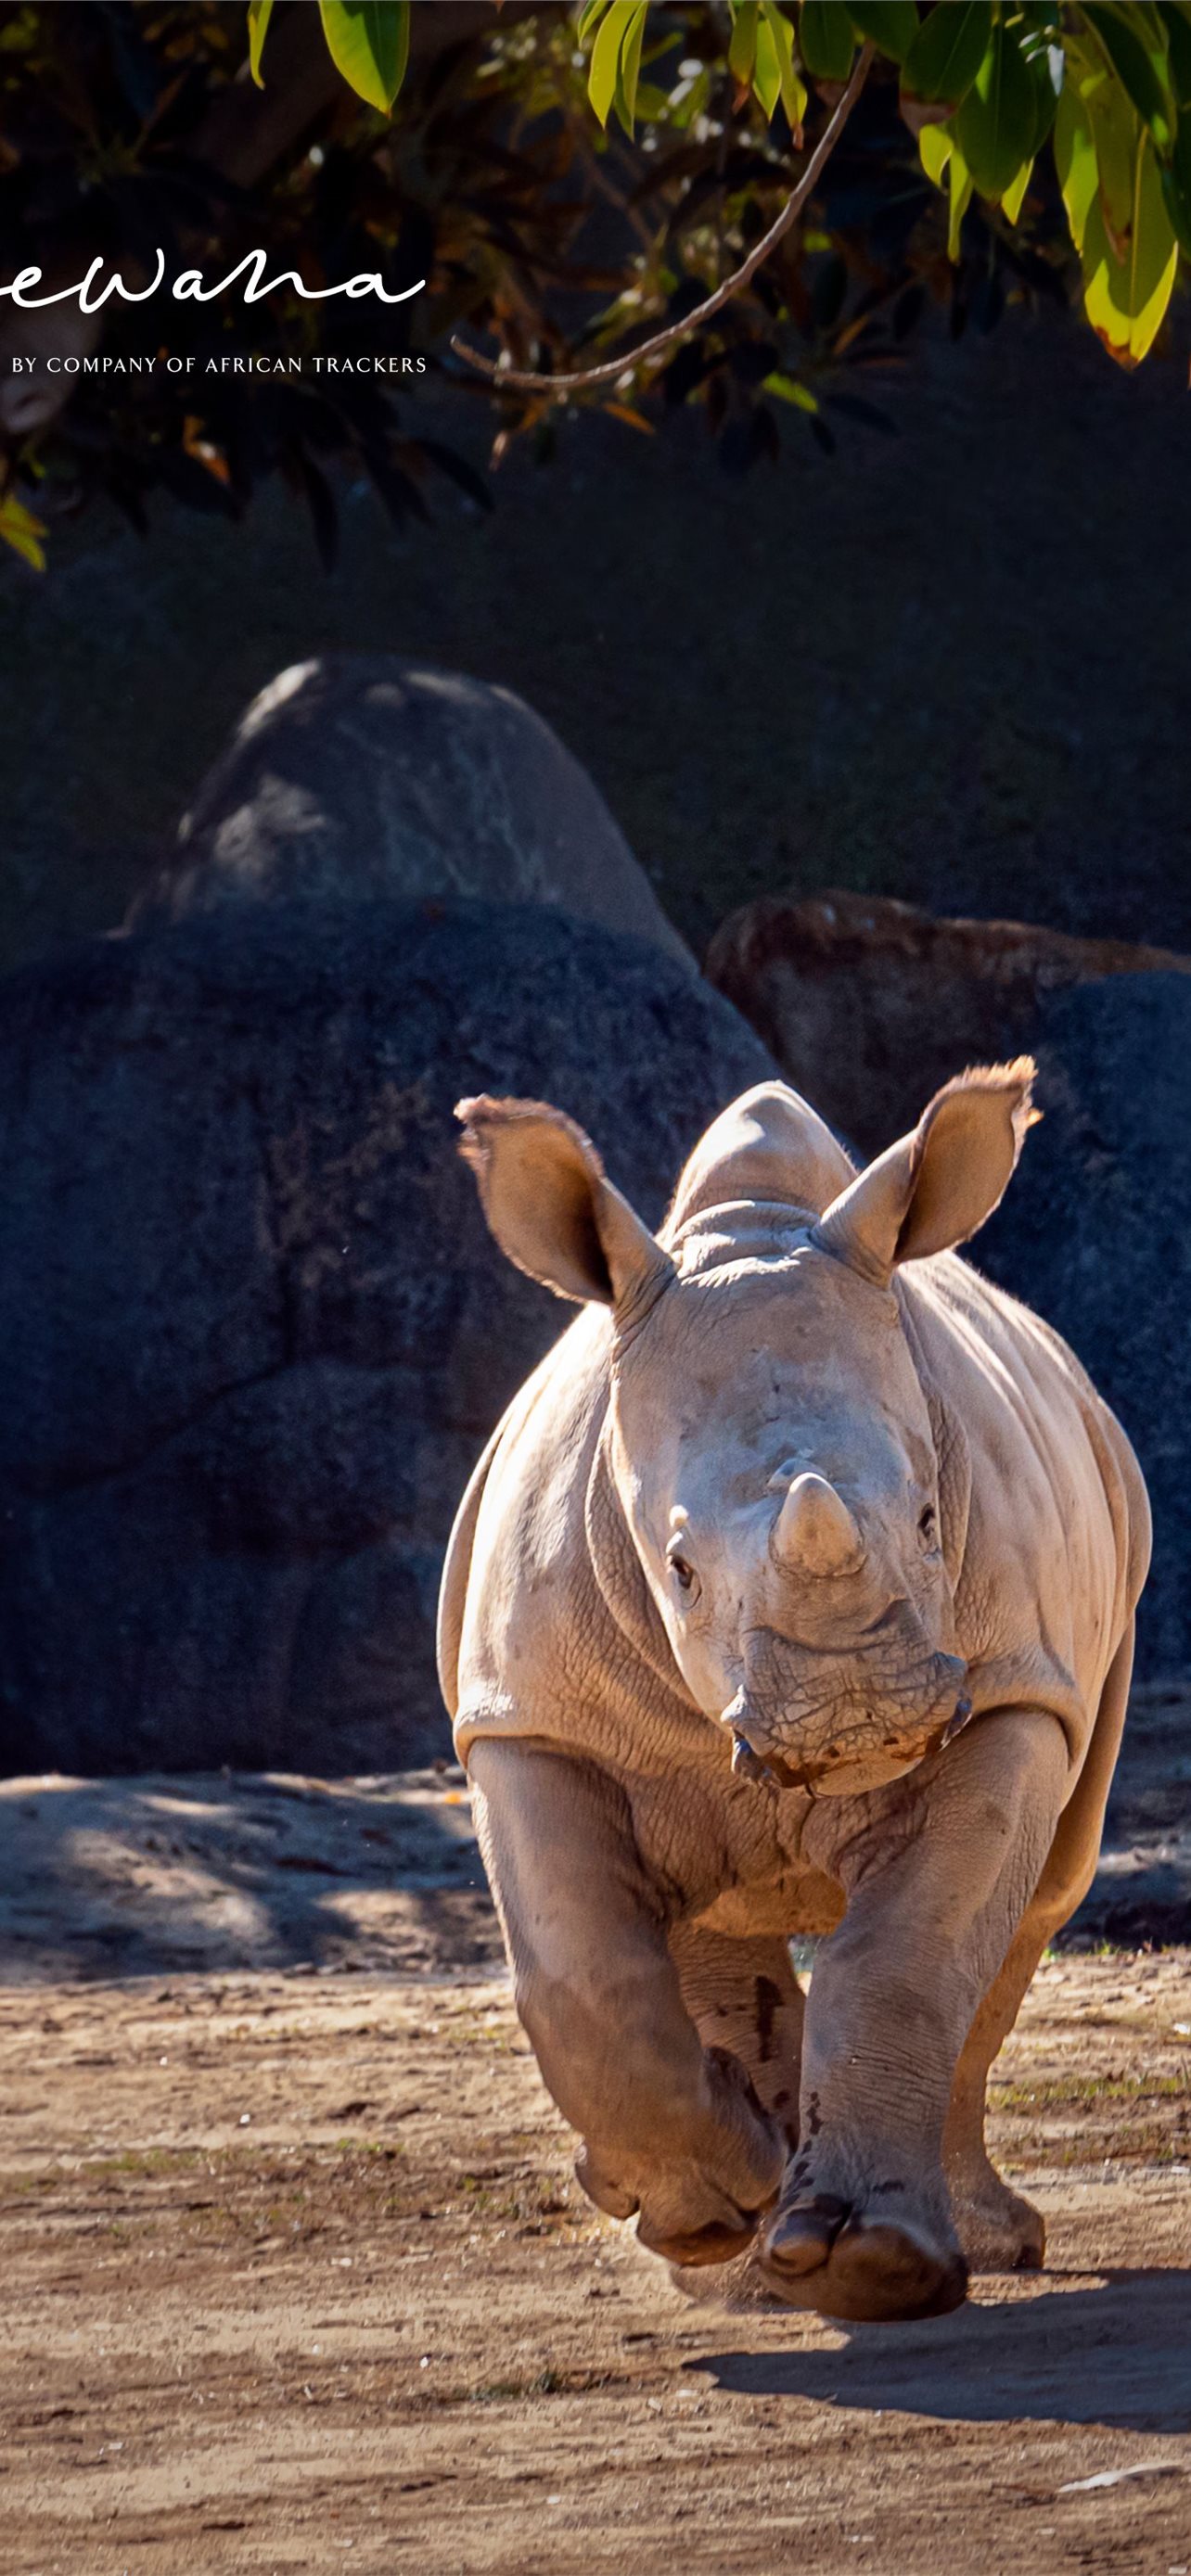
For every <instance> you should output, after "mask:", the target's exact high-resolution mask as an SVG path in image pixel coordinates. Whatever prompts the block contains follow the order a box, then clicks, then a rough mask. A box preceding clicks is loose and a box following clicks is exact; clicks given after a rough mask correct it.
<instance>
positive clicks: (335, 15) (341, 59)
mask: <svg viewBox="0 0 1191 2576" xmlns="http://www.w3.org/2000/svg"><path fill="white" fill-rule="evenodd" d="M318 6H319V15H320V17H321V19H322V22H323V34H324V36H325V37H326V40H327V50H328V52H329V54H330V56H331V60H332V62H333V63H334V65H335V68H336V70H337V71H340V72H342V74H343V77H344V79H345V81H346V82H347V85H348V88H349V89H354V91H355V93H356V96H357V98H362V99H366V100H367V103H368V105H369V107H376V108H379V109H380V112H381V114H382V116H387V115H388V113H389V109H390V108H391V106H392V104H393V101H394V99H395V98H396V96H397V92H398V90H399V89H400V87H401V83H402V81H403V80H404V78H405V66H406V63H407V62H408V60H409V7H410V0H318Z"/></svg>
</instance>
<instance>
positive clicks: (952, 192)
mask: <svg viewBox="0 0 1191 2576" xmlns="http://www.w3.org/2000/svg"><path fill="white" fill-rule="evenodd" d="M947 184H948V192H949V196H950V210H949V214H948V219H947V257H948V259H958V258H959V253H960V235H961V232H962V229H963V220H964V216H965V215H966V213H967V211H968V208H969V206H970V205H971V202H972V173H971V171H970V170H969V168H968V165H967V162H966V161H965V159H964V154H963V146H962V144H961V142H960V139H959V136H958V135H957V134H955V133H954V132H953V134H952V140H951V153H950V157H949V159H948V163H947Z"/></svg>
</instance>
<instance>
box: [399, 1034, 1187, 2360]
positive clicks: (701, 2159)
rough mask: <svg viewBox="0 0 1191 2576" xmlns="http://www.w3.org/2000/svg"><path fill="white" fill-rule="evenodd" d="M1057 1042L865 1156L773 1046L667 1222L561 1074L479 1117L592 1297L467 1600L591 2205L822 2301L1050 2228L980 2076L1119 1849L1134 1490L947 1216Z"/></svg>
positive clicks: (443, 1656) (513, 1952)
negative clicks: (1002, 2147)
mask: <svg viewBox="0 0 1191 2576" xmlns="http://www.w3.org/2000/svg"><path fill="white" fill-rule="evenodd" d="M1033 1074H1034V1067H1033V1065H1032V1064H1031V1063H1030V1061H1029V1060H1028V1059H1024V1058H1023V1059H1021V1060H1019V1061H1018V1062H1016V1063H1013V1064H1006V1065H997V1066H992V1067H988V1068H975V1069H972V1070H969V1071H968V1072H966V1073H964V1074H962V1075H961V1076H960V1077H959V1078H958V1079H957V1080H956V1081H954V1082H951V1083H949V1084H947V1085H946V1086H945V1088H944V1089H943V1090H941V1091H940V1092H938V1093H937V1094H936V1095H935V1097H934V1098H933V1099H932V1100H931V1101H930V1103H929V1105H928V1107H927V1108H926V1109H925V1110H924V1112H923V1115H922V1117H921V1118H920V1120H919V1122H918V1125H917V1126H916V1127H915V1128H914V1129H913V1130H912V1132H911V1133H910V1134H909V1135H906V1136H903V1137H902V1138H901V1139H900V1140H899V1141H898V1142H897V1143H896V1144H893V1145H891V1146H890V1147H889V1149H888V1151H887V1152H885V1153H883V1154H882V1155H880V1157H879V1158H878V1159H877V1160H876V1161H875V1162H873V1163H872V1164H870V1165H869V1167H868V1168H867V1169H866V1170H864V1171H861V1172H860V1173H859V1174H858V1173H857V1172H856V1170H855V1169H854V1167H853V1165H852V1163H851V1162H850V1160H849V1158H848V1156H847V1155H846V1154H845V1152H844V1151H843V1149H842V1147H841V1146H840V1145H839V1143H838V1142H837V1141H836V1139H835V1138H834V1136H833V1135H832V1133H831V1131H830V1130H829V1129H828V1128H827V1127H826V1126H825V1125H824V1123H823V1122H822V1120H821V1119H820V1118H819V1117H818V1116H817V1115H816V1114H815V1112H814V1111H813V1110H812V1109H811V1108H810V1107H809V1106H808V1104H807V1103H806V1102H805V1101H804V1100H802V1099H800V1098H799V1097H798V1095H797V1094H796V1093H795V1092H793V1091H791V1090H789V1089H787V1088H786V1087H785V1086H784V1085H783V1084H781V1083H778V1082H773V1083H763V1084H761V1085H760V1086H759V1087H758V1088H756V1089H754V1090H752V1091H749V1092H747V1093H746V1094H745V1095H744V1097H743V1098H741V1099H739V1100H737V1101H736V1102H735V1103H734V1105H733V1106H731V1107H730V1108H728V1109H726V1110H725V1111H724V1112H723V1114H722V1115H721V1116H720V1117H719V1118H717V1120H716V1121H715V1123H714V1124H713V1125H712V1126H711V1127H710V1128H709V1129H708V1131H707V1133H706V1134H705V1135H704V1137H703V1139H702V1142H701V1143H700V1144H699V1145H698V1146H697V1147H696V1149H695V1151H694V1153H693V1155H692V1156H691V1159H690V1161H689V1162H688V1163H687V1166H686V1168H685V1170H684V1172H683V1174H682V1176H681V1179H680V1180H679V1183H678V1188H677V1193H676V1196H675V1198H674V1201H673V1204H672V1206H671V1209H670V1212H669V1215H668V1217H667V1219H666V1222H665V1224H664V1225H663V1226H662V1228H661V1231H660V1233H659V1234H657V1235H654V1234H652V1233H651V1232H650V1231H649V1230H648V1228H647V1227H646V1226H645V1225H644V1224H643V1222H642V1221H641V1219H640V1218H639V1217H638V1216H637V1215H636V1214H635V1213H634V1211H633V1209H632V1208H631V1207H630V1206H629V1204H628V1203H627V1201H626V1200H625V1199H624V1198H623V1197H622V1196H621V1194H620V1193H619V1191H618V1190H617V1189H616V1188H615V1187H614V1186H613V1184H612V1182H611V1181H610V1180H609V1179H608V1178H607V1177H606V1175H605V1172H604V1168H603V1164H602V1162H601V1159H600V1156H599V1154H598V1153H597V1151H596V1149H595V1147H594V1146H593V1144H592V1143H591V1142H590V1141H589V1139H588V1138H587V1136H585V1135H584V1134H583V1132H582V1131H581V1129H580V1128H578V1127H577V1126H576V1125H575V1124H574V1123H573V1122H572V1121H571V1120H570V1119H569V1118H568V1117H566V1116H565V1115H563V1114H562V1113H561V1112H560V1111H558V1110H556V1109H552V1108H550V1107H548V1106H546V1105H543V1104H542V1103H540V1102H534V1101H525V1100H493V1099H486V1098H485V1099H479V1100H469V1101H465V1102H462V1103H461V1104H460V1107H459V1111H458V1113H457V1114H458V1115H459V1117H460V1118H461V1119H462V1121H463V1122H464V1129H465V1133H464V1141H463V1148H462V1150H463V1151H464V1153H465V1154H466V1155H467V1157H468V1159H469V1160H470V1162H471V1163H472V1165H473V1167H474V1170H475V1173H476V1176H477V1179H478V1183H479V1188H480V1193H481V1197H482V1201H483V1206H484V1210H485V1214H486V1216H487V1220H488V1224H489V1226H490V1228H491V1230H492V1233H493V1234H494V1236H495V1238H496V1241H497V1243H498V1244H499V1245H500V1247H501V1248H502V1250H503V1251H504V1252H505V1253H506V1254H507V1256H508V1257H509V1259H510V1260H512V1261H513V1262H515V1263H516V1264H517V1265H518V1267H519V1268H520V1269H522V1270H524V1271H526V1272H528V1273H529V1275H530V1276H531V1277H532V1278H534V1279H538V1280H541V1281H543V1282H545V1283H546V1284H547V1285H548V1286H549V1287H550V1288H552V1289H554V1290H555V1291H556V1292H557V1294H558V1295H559V1296H560V1297H565V1298H570V1299H573V1300H577V1301H579V1302H580V1303H581V1305H582V1308H583V1311H582V1313H581V1314H580V1315H579V1316H578V1317H577V1318H576V1319H575V1320H574V1321H573V1322H572V1324H571V1325H570V1327H569V1329H568V1330H566V1331H565V1332H564V1333H563V1335H562V1338H561V1339H560V1340H559V1341H558V1343H557V1344H556V1345H555V1347H554V1348H553V1349H552V1350H551V1351H550V1352H549V1354H548V1356H547V1357H546V1359H545V1360H544V1361H543V1363H542V1364H541V1366H540V1367H539V1368H538V1369H537V1371H536V1373H535V1374H534V1375H533V1376H532V1377H531V1378H530V1379H529V1380H528V1382H527V1384H526V1385H525V1386H524V1387H523V1389H522V1391H521V1393H520V1395H519V1396H518V1397H517V1398H516V1400H515V1401H514V1403H513V1404H512V1406H511V1407H510V1409H509V1411H508V1413H507V1414H506V1415H505V1418H504V1420H503V1422H502V1423H501V1424H500V1426H499V1428H498V1430H497V1431H496V1433H495V1435H494V1437H493V1439H492V1440H491V1442H490V1444H489V1446H488V1448H487V1450H486V1452H485V1454H484V1456H483V1458H482V1459H481V1461H480V1463H479V1465H478V1467H477V1469H476V1472H475V1474H474V1476H473V1478H472V1481H471V1484H470V1486H469V1488H468V1490H467V1493H466V1495H465V1497H464V1500H463V1502H462V1504H461V1506H460V1510H459V1514H458V1518H457V1521H456V1525H455V1530H454V1534H453V1537H452V1541H451V1545H450V1550H449V1555H448V1560H447V1565H446V1571H445V1575H444V1582H443V1591H442V1599H441V1606H440V1674H441V1680H442V1686H443V1691H444V1695H445V1698H446V1702H447V1706H448V1708H449V1710H450V1712H451V1714H452V1716H453V1719H454V1726H455V1741H456V1745H457V1748H458V1752H459V1755H460V1758H461V1760H462V1761H464V1762H465V1763H466V1765H467V1768H468V1771H469V1774H470V1777H471V1780H472V1783H473V1786H474V1791H475V1808H476V1814H477V1819H478V1833H479V1840H480V1846H481V1850H482V1852H483V1856H484V1861H485V1865H486V1868H487V1871H488V1875H489V1878H490V1880H491V1884H492V1888H493V1892H494V1895H495V1899H496V1904H497V1908H498V1911H499V1914H500V1919H501V1923H502V1927H503V1931H504V1936H505V1941H506V1945H507V1949H508V1953H509V1957H510V1961H511V1965H512V1970H513V1979H514V1989H515V1996H516V2004H517V2010H518V2012H519V2015H520V2017H521V2020H522V2023H523V2025H524V2027H525V2029H526V2031H527V2033H528V2035H529V2039H530V2042H531V2045H532V2047H533V2050H534V2053H535V2055H536V2057H537V2061H538V2065H539V2067H540V2069H541V2073H542V2075H543V2078H544V2080H545V2083H546V2085H547V2087H548V2089H549V2091H550V2092H551V2094H552V2095H553V2097H554V2100H555V2101H556V2103H557V2104H558V2106H559V2108H560V2110H561V2111H562V2113H563V2115H564V2118H565V2119H566V2120H567V2121H568V2122H569V2123H571V2125H572V2126H573V2127H574V2128H575V2129H576V2130H577V2131H578V2132H579V2133H580V2137H581V2139H582V2145H581V2148H580V2151H579V2154H578V2157H577V2162H576V2170H577V2173H578V2175H579V2179H580V2181H581V2182H582V2184H583V2187H584V2189H585V2190H586V2192H587V2193H588V2194H589V2195H590V2197H591V2199H592V2200H593V2201H594V2202H595V2203H596V2205H597V2207H598V2208H600V2209H601V2210H603V2211H605V2212H608V2213H610V2214H611V2215H612V2216H613V2217H615V2218H619V2219H624V2218H628V2217H631V2216H632V2215H633V2214H634V2213H639V2214H638V2219H637V2232H638V2236H639V2238H640V2240H641V2242H642V2243H643V2244H644V2245H645V2246H647V2247H649V2248H650V2249H651V2250H652V2251H654V2252H655V2253H657V2254H658V2255H660V2256H663V2257H665V2258H666V2259H667V2260H668V2261H669V2262H670V2263H671V2264H677V2265H679V2266H689V2265H696V2264H705V2263H719V2262H726V2261H728V2260H729V2259H730V2258H732V2257H734V2256H737V2255H740V2254H742V2253H743V2252H744V2251H745V2250H746V2249H748V2252H749V2265H750V2266H755V2267H759V2269H760V2272H761V2274H762V2276H763V2282H764V2284H765V2286H766V2288H767V2289H768V2290H769V2291H770V2292H776V2293H777V2294H778V2295H779V2296H780V2297H781V2298H783V2299H785V2300H786V2301H788V2302H789V2303H790V2304H792V2305H793V2306H795V2307H803V2308H814V2309H818V2310H819V2311H820V2312H821V2313H823V2314H824V2315H827V2316H832V2317H844V2318H907V2317H921V2316H931V2315H941V2314H943V2313H945V2312H946V2311H947V2310H949V2309H951V2308H954V2307H956V2306H958V2305H959V2303H960V2302H961V2301H962V2300H963V2298H964V2297H965V2295H966V2290H967V2285H968V2279H969V2273H970V2272H971V2271H973V2270H975V2271H1003V2270H1008V2269H1012V2268H1018V2267H1035V2266H1038V2265H1040V2264H1041V2262H1042V2259H1043V2251H1044V2231H1043V2223H1042V2219H1041V2217H1040V2215H1039V2213H1038V2211H1037V2210H1036V2209H1034V2208H1033V2207H1032V2206H1031V2204H1030V2203H1029V2202H1028V2201H1027V2200H1025V2199H1023V2198H1021V2197H1020V2196H1019V2195H1018V2194H1017V2193H1015V2192H1013V2191H1011V2190H1010V2189H1009V2188H1008V2186H1007V2185H1006V2184H1005V2183H1004V2182H1003V2181H1002V2180H1001V2178H1000V2177H999V2176H998V2174H997V2173H996V2171H995V2169H994V2167H993V2165H992V2164H991V2162H990V2160H989V2157H988V2154H987V2151H986V2148H985V2143H984V2109H985V2089H986V2077H987V2074H988V2070H989V2067H990V2065H991V2063H992V2061H993V2059H994V2058H995V2056H996V2054H997V2051H998V2049H999V2048H1000V2046H1001V2043H1002V2041H1003V2040H1004V2039H1005V2037H1006V2035H1007V2033H1008V2032H1009V2031H1010V2029H1011V2028H1012V2026H1013V2023H1014V2021H1015V2019H1016V2017H1017V2013H1018V2010H1019V2007H1020V2005H1021V2001H1022V1997H1023V1995H1024V1993H1025V1991H1026V1988H1027V1986H1028V1984H1029V1981H1030V1978H1031V1977H1032V1975H1033V1972H1034V1969H1035V1967H1036V1965H1037V1962H1038V1959H1039V1956H1040V1954H1041V1952H1042V1950H1043V1948H1044V1946H1045V1944H1046V1943H1047V1942H1048V1941H1049V1940H1050V1939H1051V1937H1052V1936H1053V1934H1054V1933H1055V1931H1056V1930H1057V1929H1058V1927H1059V1926H1060V1925H1061V1924H1062V1923H1064V1922H1065V1921H1066V1919H1067V1917H1068V1916H1069V1915H1070V1914H1071V1913H1072V1912H1073V1910H1074V1908H1075V1907H1076V1906H1077V1905H1078V1904H1079V1902H1080V1900H1081V1898H1082V1896H1083V1895H1084V1894H1085V1893H1086V1890H1087V1888H1088V1886H1089V1884H1090V1882H1091V1879H1092V1876H1093V1873H1094V1870H1095V1866H1096V1859H1097V1854H1098V1849H1099V1841H1100V1834H1101V1828H1102V1821H1103V1814H1104V1806H1105V1800H1106V1797H1107V1793H1108V1788H1109V1783H1110V1780H1111V1776H1112V1771H1113V1767H1114V1763H1115V1760H1116V1754H1117V1749H1118V1744H1119V1740H1120V1734H1121V1728H1122V1723H1123V1720H1124V1715H1125V1706H1126V1700H1127V1696H1128V1687H1129V1675H1130V1666H1131V1660H1132V1649H1133V1620H1134V1609H1135V1606H1136V1602H1137V1598H1138V1594H1139V1592H1140V1590H1141V1586H1142V1583H1143V1581H1144V1578H1145V1572H1146V1567H1147V1564H1148V1557H1149V1512H1148V1505H1147V1500H1146V1493H1145V1487H1144V1484H1143V1482H1142V1478H1141V1474H1140V1470H1139V1468H1138V1466H1137V1463H1136V1460H1135V1458H1134V1456H1133V1453H1132V1451H1131V1449H1130V1447H1129V1443H1128V1441H1127V1439H1126V1438H1125V1435H1124V1433H1123V1431H1122V1430H1121V1428H1120V1426H1119V1424H1118V1423H1117V1422H1116V1421H1115V1420H1114V1418H1113V1416H1112V1414H1111V1413H1110V1412H1109V1410H1108V1408H1107V1407H1106V1405H1104V1404H1103V1403H1102V1402H1101V1400H1100V1398H1099V1397H1098V1396H1097V1394H1096V1392H1095V1390H1094V1388H1093V1387H1092V1385H1091V1384H1090V1382H1089V1380H1088V1378H1087V1377H1086V1376H1085V1375H1084V1372H1083V1371H1082V1369H1081V1368H1080V1366H1079V1364H1078V1361H1077V1360H1076V1359H1075V1358H1074V1357H1073V1355H1072V1353H1071V1352H1070V1351H1069V1350H1068V1349H1067V1348H1066V1346H1065V1345H1064V1344H1063V1342H1061V1341H1060V1340H1059V1338H1058V1336H1057V1335H1056V1334H1055V1333H1053V1332H1052V1331H1050V1330H1049V1328H1048V1327H1047V1326H1046V1325H1045V1324H1044V1323H1042V1322H1041V1321H1040V1320H1039V1319H1038V1318H1037V1317H1036V1316H1035V1315H1033V1314H1032V1313H1030V1312H1029V1311H1028V1309H1027V1308H1026V1307H1024V1306H1022V1305H1019V1304H1017V1303H1016V1302H1015V1301H1014V1300H1013V1299H1012V1298H1010V1297H1008V1296H1006V1295H1004V1294H1003V1293H1002V1292H1001V1291H1000V1290H998V1289H996V1288H994V1287H992V1286H990V1284H989V1283H988V1282H987V1281H986V1280H984V1279H983V1278H981V1277H980V1276H979V1275H978V1274H977V1273H976V1272H975V1271H974V1270H973V1269H972V1268H970V1267H969V1266H968V1265H967V1264H966V1263H965V1262H964V1261H962V1260H960V1259H958V1258H957V1257H956V1255H955V1251H954V1247H955V1245H957V1244H959V1243H964V1242H966V1241H967V1240H968V1239H969V1238H970V1237H971V1236H972V1235H973V1234H974V1233H975V1232H976V1230H977V1228H978V1227H979V1226H980V1225H982V1224H983V1222H984V1220H985V1218H986V1217H987V1216H988V1215H989V1214H990V1213H991V1211H992V1209H993V1208H994V1207H995V1206H996V1205H997V1203H998V1201H999V1199H1000V1198H1001V1195H1002V1193H1003V1191H1004V1190H1005V1188H1006V1186H1007V1184H1008V1182H1009V1179H1010V1176H1011V1174H1012V1172H1013V1169H1014V1165H1015V1163H1016V1161H1017V1157H1018V1154H1019V1151H1020V1149H1021V1144H1022V1139H1023V1137H1024V1134H1025V1131H1026V1129H1027V1127H1028V1126H1029V1124H1030V1123H1031V1122H1032V1117H1033V1115H1034V1114H1035V1113H1034V1112H1032V1110H1031V1081H1032V1078H1033ZM795 1934H817V1935H819V1936H820V1941H819V1946H818V1948H817V1951H816V1954H815V1959H814V1969H813V1977H812V1981H811V1985H810V1991H809V1995H804V1993H803V1990H802V1988H801V1987H800V1984H799V1982H798V1979H797V1978H796V1976H795V1974H794V1972H793V1968H792V1964H791V1953H790V1941H791V1936H792V1935H795ZM750 2239H755V2241H754V2242H753V2243H752V2244H751V2246H750Z"/></svg>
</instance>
